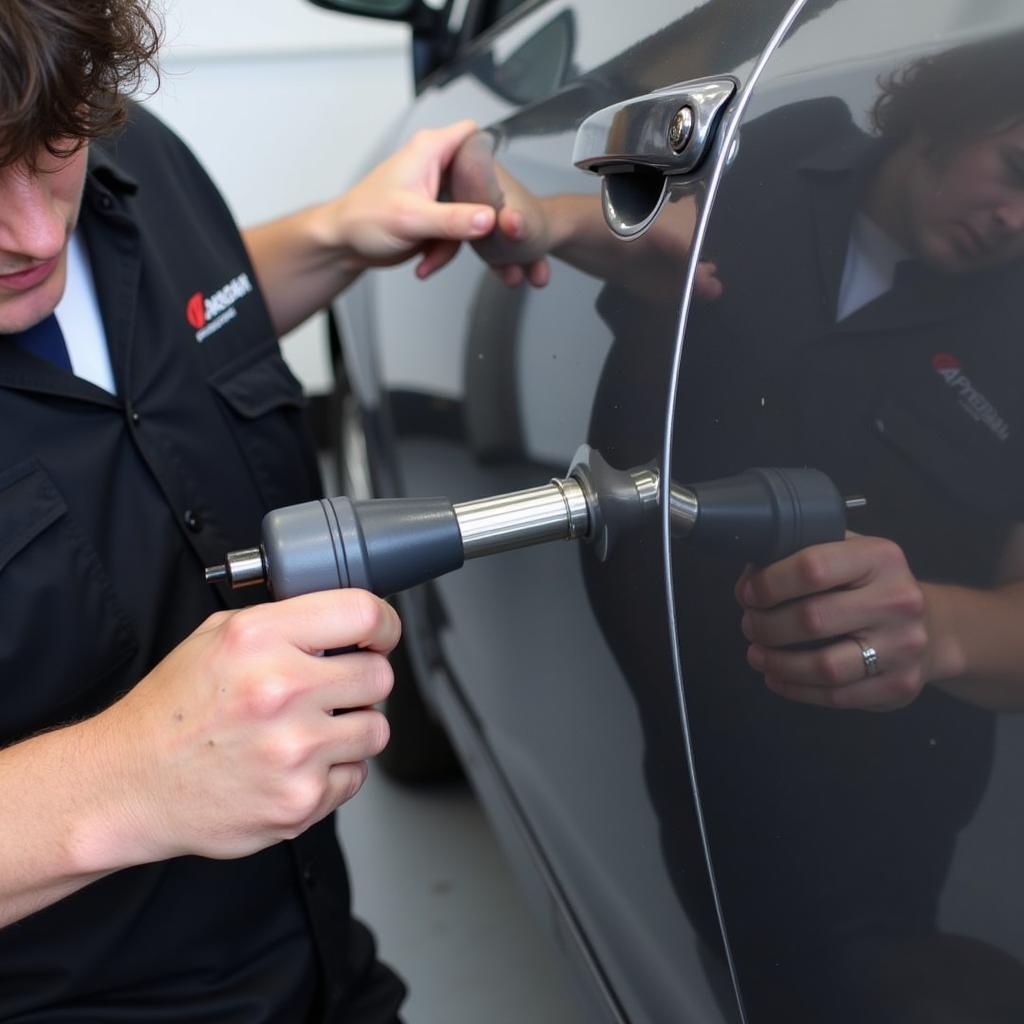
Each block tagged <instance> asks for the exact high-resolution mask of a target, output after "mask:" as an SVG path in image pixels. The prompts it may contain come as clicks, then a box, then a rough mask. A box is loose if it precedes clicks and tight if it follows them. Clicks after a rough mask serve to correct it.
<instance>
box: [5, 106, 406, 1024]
mask: <svg viewBox="0 0 1024 1024" xmlns="http://www.w3.org/2000/svg"><path fill="white" fill-rule="evenodd" d="M80 224H81V230H82V233H83V237H84V239H85V243H86V247H87V249H88V252H89V256H90V261H91V265H92V270H93V275H94V279H95V285H96V292H97V297H98V301H99V305H100V309H101V313H102V316H103V322H104V325H105V329H106V333H107V339H108V344H109V348H110V356H111V362H112V365H113V370H114V376H115V380H116V385H117V394H116V395H111V394H109V393H107V392H105V391H103V390H101V389H100V388H97V387H95V386H94V385H92V384H91V383H89V382H87V381H84V380H81V379H79V378H76V377H73V376H71V375H70V374H68V373H67V372H65V371H62V370H60V369H58V368H57V367H55V366H51V365H50V364H48V363H46V362H44V361H42V360H40V359H38V358H36V357H34V356H31V355H29V354H27V353H26V352H23V351H22V350H21V349H19V348H17V347H16V346H14V345H13V344H4V343H3V341H4V339H3V338H2V337H0V418H2V422H3V424H4V429H3V430H2V431H0V607H2V608H3V627H2V630H0V686H2V692H0V742H3V743H9V742H13V741H16V740H18V739H20V738H23V737H25V736H27V735H30V734H31V733H33V732H36V731H38V730H40V729H43V728H46V727H50V726H55V725H60V724H62V723H66V722H68V721H71V720H74V719H76V718H79V717H82V716H87V715H90V714H92V713H95V712H96V711H98V710H100V709H102V708H103V707H105V706H107V705H108V704H109V703H111V702H112V701H113V700H115V699H116V698H117V697H118V696H119V695H120V694H122V693H124V692H125V691H127V690H128V689H130V688H131V687H132V686H133V685H134V684H135V683H136V682H137V681H138V680H139V679H140V678H141V677H142V676H143V675H145V674H146V673H147V672H148V671H149V670H150V669H151V668H152V667H153V665H154V664H155V663H156V662H157V661H159V660H160V658H162V657H163V656H164V655H165V654H166V653H167V652H168V651H169V650H170V649H171V648H172V647H174V646H175V645H176V644H177V643H178V642H179V641H180V640H181V639H182V638H183V637H184V636H186V635H187V634H188V633H189V632H191V631H192V630H193V629H194V628H195V627H196V626H197V625H199V624H200V623H201V622H202V621H203V619H205V618H206V616H208V615H209V614H210V613H212V612H214V611H217V610H218V609H220V608H222V607H223V606H224V603H225V601H231V602H236V600H237V599H236V598H235V596H233V595H228V594H226V593H225V592H224V591H223V590H221V589H214V588H211V587H209V586H207V585H206V584H205V583H204V582H203V576H202V569H203V566H204V565H209V564H211V563H214V562H217V561H220V560H222V558H223V555H224V553H225V552H226V551H228V550H230V549H234V548H238V547H246V546H250V545H251V544H252V543H253V542H254V540H255V539H256V537H257V536H258V530H259V524H260V520H261V518H262V516H263V514H264V513H265V512H266V511H267V510H268V509H269V508H271V507H274V506H279V505H282V504H290V503H293V502H298V501H306V500H309V499H311V498H314V497H316V496H318V495H319V493H320V486H319V480H318V474H317V470H316V462H315V453H314V449H313V445H312V443H311V440H310V437H309V436H308V432H307V428H306V425H305V422H304V418H303V413H302V406H303V405H304V399H303V396H302V392H301V388H300V386H299V384H298V382H297V381H296V380H295V378H294V377H293V376H292V374H291V373H290V372H289V370H288V369H287V367H286V365H285V363H284V362H283V360H282V358H281V355H280V352H279V348H278V343H277V338H276V336H275V333H274V329H273V325H272V323H271V320H270V317H269V315H268V312H267V309H266V307H265V305H264V302H263V299H262V297H261V295H260V294H259V291H258V289H257V287H256V278H255V274H254V272H253V269H252V266H251V264H250V262H249V259H248V256H247V254H246V251H245V248H244V246H243V243H242V240H241V238H240V236H239V235H238V232H237V230H236V229H235V227H234V224H233V222H232V219H231V216H230V214H229V212H228V210H227V208H226V207H225V205H224V203H223V201H222V199H221V198H220V196H219V195H218V193H217V191H216V189H215V188H214V186H213V185H212V183H211V182H210V180H209V179H208V178H207V176H206V175H205V173H204V172H203V171H202V170H201V168H200V167H199V165H198V164H197V163H196V161H195V159H194V158H193V157H192V155H191V153H190V152H189V151H188V150H187V148H186V147H185V146H184V145H183V144H182V143H181V142H180V141H179V140H178V139H177V138H175V137H174V136H173V135H172V134H171V133H170V132H169V131H168V130H167V129H166V128H164V127H163V126H162V125H160V124H159V122H157V121H156V120H155V119H154V118H153V117H152V116H150V115H148V114H146V113H144V112H143V111H141V110H139V109H135V110H133V112H132V117H131V121H130V124H129V126H128V128H127V129H126V130H125V132H124V133H123V134H122V136H121V138H120V139H119V140H117V141H116V142H111V143H105V144H94V145H93V146H92V149H91V152H90V160H89V172H88V177H87V180H86V186H85V193H84V198H83V204H82V213H81V221H80ZM257 596H258V595H257ZM262 596H264V597H265V596H266V595H265V594H263V595H262ZM247 600H250V601H251V600H252V598H251V597H249V598H248V599H247ZM367 993H373V994H370V995H368V994H367ZM400 998H401V985H400V983H398V981H397V979H394V978H393V977H392V976H390V975H388V974H387V973H386V972H384V971H383V969H382V968H380V966H379V965H377V964H376V963H375V961H374V956H373V946H372V940H371V939H370V937H369V933H367V932H366V931H365V929H362V927H361V926H358V925H356V924H355V923H354V922H352V921H351V918H350V916H349V893H348V883H347V879H346V875H345V868H344V864H343V862H342V859H341V854H340V850H339V848H338V845H337V841H336V839H335V836H334V830H333V821H332V820H331V819H330V818H328V819H327V820H326V821H324V822H321V823H320V824H319V825H318V826H316V827H314V828H312V829H310V830H309V832H307V833H306V834H305V835H304V836H302V837H300V838H299V839H297V840H295V841H294V842H293V843H283V844H280V845H277V846H274V847H271V848H270V849H267V850H265V851H263V852H261V853H259V854H256V855H255V856H251V857H247V858H244V859H242V860H233V861H217V860H207V859H203V858H198V857H181V858H177V859H174V860H171V861H167V862H164V863H159V864H151V865H144V866H140V867H135V868H132V869H129V870H126V871H121V872H119V873H117V874H114V875H112V876H110V877H107V878H105V879H102V880H101V881H98V882H96V883H94V884H92V885H90V886H88V887H86V888H85V889H83V890H81V891H79V892H78V893H75V894H74V895H72V896H69V897H68V898H66V899H64V900H61V901H60V902H59V903H57V904H55V905H53V906H51V907H48V908H46V909H45V910H42V911H40V912H39V913H37V914H34V915H32V916H31V917H29V918H27V919H25V920H22V921H20V922H18V923H16V924H14V925H12V926H11V927H9V928H7V929H5V930H3V931H0V1019H4V1020H6V1019H10V1018H17V1019H18V1020H19V1021H23V1020H24V1021H36V1020H39V1021H42V1020H46V1021H47V1022H57V1021H61V1022H64V1021H67V1022H68V1024H70V1022H72V1021H74V1022H81V1021H83V1020H86V1019H88V1020H97V1021H121V1020H123V1021H143V1020H160V1021H190V1022H195V1021H209V1022H211V1024H212V1022H217V1024H225V1022H228V1021H238V1022H239V1024H242V1022H245V1024H253V1022H257V1021H266V1022H270V1021H280V1022H288V1024H293V1022H295V1021H302V1020H307V1019H310V1020H314V1019H315V1020H325V1021H341V1020H345V1021H349V1020H357V1019H358V1020H360V1021H362V1020H374V1021H391V1020H393V1019H394V1015H395V1009H396V1007H397V1004H398V1002H399V1001H400ZM356 1002H358V1003H359V1008H354V1004H355V1003H356ZM371 1003H372V1004H373V1006H372V1007H371V1006H370V1004H371ZM364 1011H365V1014H366V1015H365V1016H364V1015H363V1013H364Z"/></svg>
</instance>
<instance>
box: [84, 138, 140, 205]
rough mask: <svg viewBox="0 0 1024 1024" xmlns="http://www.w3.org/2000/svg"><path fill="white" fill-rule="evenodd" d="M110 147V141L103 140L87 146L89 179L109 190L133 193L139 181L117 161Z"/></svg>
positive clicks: (124, 193) (125, 193)
mask: <svg viewBox="0 0 1024 1024" xmlns="http://www.w3.org/2000/svg"><path fill="white" fill-rule="evenodd" d="M112 148H113V147H112V145H111V143H109V142H105V141H99V142H93V143H92V144H91V145H90V146H89V173H88V177H89V180H91V181H94V182H96V183H97V184H98V185H100V186H101V187H102V188H104V189H106V190H108V191H110V192H115V193H121V194H123V195H135V193H136V192H137V191H138V189H139V183H138V181H137V180H136V179H135V178H133V177H132V176H131V175H130V174H129V173H128V172H127V171H125V170H124V169H123V168H122V167H121V166H120V165H119V164H118V163H117V161H116V160H115V159H114V154H113V152H112V151H111V150H112Z"/></svg>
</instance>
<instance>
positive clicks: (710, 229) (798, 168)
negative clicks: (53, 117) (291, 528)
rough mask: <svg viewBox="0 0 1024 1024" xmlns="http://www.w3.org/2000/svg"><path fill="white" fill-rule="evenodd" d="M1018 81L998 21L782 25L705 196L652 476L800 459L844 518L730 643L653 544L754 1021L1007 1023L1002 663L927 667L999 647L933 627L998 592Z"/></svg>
mask: <svg viewBox="0 0 1024 1024" xmlns="http://www.w3.org/2000/svg"><path fill="white" fill-rule="evenodd" d="M1022 61H1024V10H1022V8H1021V6H1020V5H1019V4H1017V3H1002V2H992V3H977V2H968V0H963V2H961V0H943V2H935V0H929V2H920V3H918V2H908V3H903V4H899V5H891V4H888V3H884V2H879V0H839V2H837V3H835V4H834V5H831V6H830V7H828V8H827V9H824V10H818V9H816V10H811V9H809V8H805V9H804V10H803V11H802V12H801V13H800V14H799V15H798V17H797V19H796V21H795V23H794V24H793V26H792V27H791V28H790V29H789V30H788V31H787V33H786V35H785V37H784V39H783V40H782V41H781V44H780V45H779V47H778V48H777V49H776V50H775V51H774V52H773V54H772V55H771V57H770V59H769V60H768V62H767V64H766V66H765V68H764V71H763V73H762V74H761V75H760V77H759V79H758V81H757V84H756V86H755V87H754V89H753V91H752V93H751V94H750V100H749V105H748V106H747V107H746V109H745V111H743V113H742V116H741V117H740V118H739V120H738V121H737V122H736V124H735V125H734V126H733V127H735V129H736V134H735V138H734V139H733V140H732V144H731V147H730V151H731V153H732V155H733V159H732V161H731V163H730V164H729V166H728V168H725V167H723V168H722V175H721V179H720V182H716V183H715V188H714V189H713V191H714V193H715V194H714V200H713V203H712V204H711V206H710V214H709V217H708V221H707V234H706V236H705V237H704V239H703V244H702V246H701V250H700V256H699V258H700V260H701V262H702V263H703V264H704V265H705V266H706V267H709V268H710V267H712V266H713V268H714V276H715V277H716V279H717V281H718V288H717V290H715V291H714V292H713V293H709V294H707V295H706V296H705V299H704V301H701V300H700V299H699V298H696V297H695V300H694V302H693V304H692V308H691V309H690V310H689V313H688V317H687V319H686V323H685V333H684V335H683V336H684V339H685V340H684V343H683V345H682V348H681V350H680V352H679V353H677V356H678V358H679V360H680V362H679V365H678V370H679V377H678V389H677V392H676V393H675V395H674V398H673V403H674V411H673V421H672V429H671V433H670V436H669V441H670V451H669V452H668V453H666V456H665V458H666V459H667V460H668V464H670V465H671V468H672V476H673V478H674V479H675V480H678V481H692V480H701V479H705V478H708V477H716V476H722V475H726V474H729V473H735V472H738V471H740V470H743V469H745V468H747V467H749V466H797V467H799V466H814V467H817V468H819V469H821V470H823V471H824V472H826V473H827V474H829V475H830V476H831V477H832V478H833V480H834V481H835V482H836V484H837V485H838V487H839V488H840V490H841V491H842V492H843V493H844V494H848V495H852V494H859V495H863V496H865V497H866V499H867V507H866V508H865V509H863V510H862V511H860V512H851V513H850V516H849V527H850V529H851V530H853V531H856V533H857V534H860V535H861V536H860V537H849V538H848V539H847V540H845V541H843V542H842V544H839V545H833V546H832V547H831V548H829V549H827V550H826V549H817V551H818V552H819V560H818V561H817V562H815V563H814V564H813V565H812V564H811V563H809V562H800V563H797V562H792V561H791V562H790V563H788V564H789V565H790V566H791V567H792V572H791V575H790V576H788V577H787V578H786V582H785V584H783V583H782V582H780V581H781V580H782V577H781V576H775V577H772V578H773V579H774V581H775V583H774V586H775V589H774V590H772V588H771V587H768V589H765V590H761V591H758V592H757V593H756V594H754V595H752V596H750V597H749V598H748V599H747V604H746V607H747V609H748V611H747V614H746V616H745V621H744V623H743V629H745V630H746V633H747V636H744V633H743V632H741V622H740V619H741V614H742V613H743V609H741V607H740V604H739V603H738V602H737V598H736V596H735V593H734V588H736V585H737V582H738V581H740V580H741V575H742V574H743V573H744V571H745V564H744V560H743V559H742V558H741V557H739V556H737V555H736V554H735V553H734V552H729V551H728V550H726V551H715V552H712V551H710V550H703V549H701V548H700V546H699V545H696V544H693V543H690V542H688V541H686V540H685V539H680V540H676V541H674V542H673V544H672V546H671V549H670V566H671V574H672V584H673V585H672V599H673V603H674V607H673V609H672V613H673V617H674V621H675V624H676V634H677V642H678V655H679V664H680V669H681V674H680V685H681V686H682V688H683V690H684V692H685V697H686V704H685V706H686V711H687V714H688V718H689V725H690V730H691V735H692V737H693V755H694V763H695V773H696V781H697V783H698V786H699V791H700V794H701V808H702V811H703V814H704V816H705V819H706V826H707V836H708V841H709V847H710V851H711V859H712V864H713V869H714V873H715V877H716V880H717V891H718V894H719V897H720V902H721V909H722V913H723V920H724V925H725V934H726V937H727V941H728V943H729V946H730V948H731V951H732V954H733V958H734V966H735V970H736V976H737V979H738V984H739V988H740V991H741V994H742V1000H743V1003H744V1005H745V1010H746V1016H747V1019H748V1020H750V1021H753V1022H757V1021H780V1020H788V1021H812V1020H813V1021H824V1020H827V1021H830V1022H846V1021H849V1022H851V1024H852V1022H864V1021H872V1022H882V1021H893V1022H895V1021H900V1022H908V1021H940V1020H941V1021H962V1022H967V1021H971V1022H978V1021H1010V1020H1020V1019H1022V1014H1024V968H1022V961H1024V928H1022V927H1021V920H1022V918H1021V909H1022V904H1024V884H1022V881H1021V873H1020V867H1021V864H1022V863H1024V858H1022V854H1024V825H1022V822H1024V816H1022V814H1021V804H1020V797H1019V783H1020V779H1021V778H1022V772H1024V744H1022V741H1024V734H1022V731H1021V720H1020V718H1019V716H1017V715H1014V714H1013V713H1012V708H1013V707H1014V699H1013V697H1012V693H1013V692H1014V690H1015V686H1016V685H1017V682H1018V680H1019V674H1020V672H1019V666H1016V665H1011V667H1010V668H1009V669H1007V668H1004V669H1002V672H1003V675H1002V683H1001V688H1000V687H996V691H995V692H994V693H993V692H991V691H987V690H986V686H987V685H988V683H987V682H986V680H988V682H990V681H991V677H990V676H989V677H986V676H985V674H984V671H979V672H978V674H977V675H972V674H971V673H970V672H965V671H964V669H963V667H962V665H961V667H960V668H959V669H958V668H957V667H956V666H957V665H958V664H960V663H958V662H955V661H954V662H953V663H950V662H949V661H948V660H944V659H945V658H946V655H945V653H944V648H945V649H948V648H949V647H950V645H955V644H957V643H966V644H967V646H968V647H970V646H971V644H974V645H975V649H977V647H978V646H980V647H982V648H983V649H984V654H985V657H979V656H978V655H977V653H976V654H975V660H974V662H969V663H968V664H977V663H978V662H981V663H983V664H984V663H986V662H985V658H992V657H995V655H996V654H997V653H998V652H1005V651H1007V650H1012V648H1013V645H1014V640H1013V636H1014V634H1015V632H1016V628H1017V627H1016V626H1015V625H1014V624H1013V621H1014V620H1013V619H1012V617H1011V618H1009V619H1007V618H1003V619H1000V618H999V617H998V615H997V614H996V613H982V614H980V615H977V614H975V613H973V612H971V611H969V610H965V611H963V612H957V613H955V614H953V615H950V614H948V613H943V612H942V608H943V607H945V605H944V604H943V602H944V601H945V602H949V601H957V600H961V601H962V600H967V602H968V603H966V604H964V605H962V606H961V605H956V606H955V607H957V608H960V607H963V608H965V609H970V608H972V607H975V606H974V605H971V604H970V603H969V602H970V601H971V600H974V601H979V600H980V601H981V606H982V607H985V608H988V607H989V606H990V605H989V604H988V603H987V602H991V600H992V598H993V596H994V595H997V594H998V593H1002V594H1004V595H1005V593H1006V591H999V590H998V588H1000V587H1001V586H1004V585H1006V583H1007V581H1013V580H1019V579H1020V563H1019V559H1018V557H1017V555H1016V546H1017V544H1018V543H1019V523H1020V519H1021V512H1022V506H1021V500H1020V481H1019V458H1020V456H1019V452H1018V450H1017V448H1016V445H1017V444H1018V443H1019V436H1018V435H1019V428H1018V426H1017V421H1018V420H1019V418H1020V415H1021V409H1022V403H1021V397H1022V393H1021V386H1022V384H1021V382H1022V379H1024V378H1022V376H1021V373H1020V369H1021V367H1020V363H1019V358H1020V357H1019V352H1018V350H1019V345H1018V340H1017V339H1018V338H1019V335H1020V330H1021V319H1020V317H1021V312H1022V310H1021V302H1020V293H1021V288H1020V285H1021V262H1020V255H1021V248H1020V238H1021V231H1022V229H1024V221H1022V216H1021V213H1022V209H1024V207H1022V197H1024V176H1022V174H1021V166H1020V164H1019V156H1020V154H1021V142H1022V141H1024V133H1022V131H1021V129H1020V124H1021V107H1020V103H1021V89H1020V85H1021V82H1020V75H1021V72H1020V68H1021V66H1022ZM642 335H643V332H642V330H641V329H636V330H634V334H633V344H634V345H637V344H640V343H641V338H642ZM630 372H631V371H630V367H629V359H628V358H626V359H623V360H622V361H621V363H620V365H619V367H618V378H619V380H620V385H619V386H620V387H621V388H622V390H623V393H626V392H628V390H629V387H630V385H629V381H628V379H627V378H628V375H629V373H630ZM867 538H875V539H874V540H869V539H867ZM822 559H823V560H822ZM844 559H851V560H853V561H851V562H849V563H848V564H842V565H841V563H843V560H844ZM747 573H748V575H745V576H742V578H743V579H744V580H746V579H748V578H749V570H747ZM816 574H817V575H816ZM911 574H912V576H913V578H915V579H916V580H918V581H919V582H921V583H922V584H923V589H922V590H918V591H915V589H914V587H913V586H909V587H908V586H907V580H908V578H909V577H910V575H911ZM767 578H768V577H767V576H766V575H763V574H762V575H759V576H758V579H759V580H761V581H765V580H767ZM886 581H888V582H886ZM766 586H767V585H766ZM887 588H888V589H887ZM814 594H817V595H818V599H817V601H816V603H815V604H814V605H813V606H812V605H811V604H810V603H809V602H808V600H807V597H808V596H809V595H814ZM741 596H742V595H741ZM851 599H852V600H853V601H854V602H856V601H857V600H860V601H861V604H860V605H859V606H858V607H857V608H856V609H855V611H851V604H850V601H851ZM922 601H923V604H922V603H921V602H922ZM750 609H753V612H752V613H751V611H750ZM943 614H946V617H945V618H943V617H942V616H943ZM972 616H973V617H972ZM965 636H966V638H967V639H966V640H964V639H963V637H965ZM750 638H752V639H753V641H754V645H753V649H752V648H751V644H750ZM751 650H753V653H751ZM766 651H768V652H770V657H771V659H772V660H771V661H770V662H768V661H766V660H765V658H766V654H765V652H766ZM876 669H877V671H876ZM915 672H923V674H924V678H925V679H926V680H930V681H928V682H927V684H926V685H924V687H923V689H921V688H920V686H919V682H920V680H919V678H918V676H916V675H915ZM766 675H767V679H768V681H767V683H766ZM1008 693H1009V694H1010V696H1008V695H1007V694H1008ZM1016 706H1018V707H1019V705H1016ZM680 863H681V862H680Z"/></svg>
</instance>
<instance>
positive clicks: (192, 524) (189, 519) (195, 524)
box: [181, 508, 203, 533]
mask: <svg viewBox="0 0 1024 1024" xmlns="http://www.w3.org/2000/svg"><path fill="white" fill-rule="evenodd" d="M181 518H182V519H183V520H184V521H185V526H187V527H188V529H190V530H191V531H192V532H193V533H198V532H199V531H200V530H201V529H202V528H203V521H202V519H200V518H199V516H198V515H196V513H195V512H193V511H192V509H190V508H187V509H185V511H184V512H183V513H182V516H181Z"/></svg>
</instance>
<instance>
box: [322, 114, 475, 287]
mask: <svg viewBox="0 0 1024 1024" xmlns="http://www.w3.org/2000/svg"><path fill="white" fill-rule="evenodd" d="M475 131H476V126H475V125H474V124H473V122H472V121H460V122H458V123H457V124H453V125H449V126H448V127H447V128H440V129H436V130H426V131H420V132H417V133H416V134H415V135H414V136H413V137H412V138H411V139H410V140H409V141H408V142H407V143H406V144H405V145H404V146H403V147H402V148H401V149H400V150H398V151H397V152H396V153H395V154H394V155H393V156H391V157H389V158H388V159H387V160H385V161H384V162H383V163H381V164H379V165H378V166H377V167H375V168H374V169H373V170H372V171H371V172H370V173H369V174H368V175H367V176H366V177H365V178H363V179H362V180H361V181H360V182H358V183H357V184H356V185H355V186H353V187H352V188H351V189H349V191H348V192H346V193H345V194H344V195H343V196H341V198H340V199H338V200H337V201H336V203H335V204H334V207H333V212H334V214H335V216H336V218H337V221H336V224H337V230H338V239H339V242H341V243H342V244H344V246H346V247H347V248H348V249H349V250H350V251H351V253H352V255H353V256H354V257H355V259H356V261H358V262H360V263H361V264H362V265H364V266H368V267H385V266H391V265H393V264H395V263H401V262H403V261H404V260H407V259H409V257H411V256H414V255H416V254H417V253H422V254H423V259H422V261H421V262H420V264H419V265H418V266H417V268H416V273H417V275H418V276H419V277H428V276H429V275H430V274H432V273H434V271H436V270H439V269H440V268H441V267H443V266H444V265H445V264H446V263H448V262H449V261H450V260H451V259H452V257H454V256H455V254H456V252H458V249H459V245H460V243H461V242H463V241H467V240H471V239H477V238H482V237H483V236H484V235H486V234H488V233H489V232H490V231H491V230H493V228H494V222H495V213H494V210H493V209H492V208H491V207H490V206H488V205H487V204H486V203H474V202H450V203H441V202H438V195H439V194H440V191H441V182H442V179H443V177H444V174H445V172H446V170H447V169H448V166H449V164H450V163H451V162H452V159H453V157H454V156H455V154H456V152H458V149H459V147H460V146H461V145H462V144H463V142H465V141H466V139H467V138H469V137H470V136H471V135H473V133H474V132H475Z"/></svg>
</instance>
